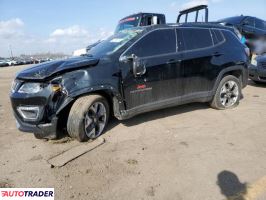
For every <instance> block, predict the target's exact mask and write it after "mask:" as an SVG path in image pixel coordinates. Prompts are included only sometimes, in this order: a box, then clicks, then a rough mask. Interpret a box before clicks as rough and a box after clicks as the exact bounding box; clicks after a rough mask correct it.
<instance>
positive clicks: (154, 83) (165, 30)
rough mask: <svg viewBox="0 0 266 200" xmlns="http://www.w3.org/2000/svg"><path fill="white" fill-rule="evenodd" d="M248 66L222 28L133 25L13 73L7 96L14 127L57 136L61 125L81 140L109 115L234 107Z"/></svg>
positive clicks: (96, 132)
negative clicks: (194, 105)
mask: <svg viewBox="0 0 266 200" xmlns="http://www.w3.org/2000/svg"><path fill="white" fill-rule="evenodd" d="M247 66H248V56H247V54H246V51H245V48H244V46H243V45H242V44H241V43H240V41H239V39H238V38H237V36H236V35H235V34H234V33H233V32H232V31H229V30H227V29H226V28H225V27H223V26H220V25H211V24H205V25H204V24H199V23H198V24H196V23H195V24H183V25H178V24H172V25H156V26H150V27H137V28H133V29H128V30H124V31H121V32H119V33H117V34H115V35H113V36H111V37H110V38H108V39H107V40H105V41H103V42H101V43H100V44H98V45H97V46H95V47H94V48H93V49H91V51H90V54H87V55H85V56H80V57H74V58H70V59H66V60H59V61H52V62H48V63H43V64H39V65H35V66H34V67H32V68H29V69H26V70H24V71H22V72H20V73H19V74H18V75H17V77H16V78H15V80H14V83H13V85H12V91H11V94H10V97H11V102H12V107H13V110H14V115H15V118H16V120H17V124H18V128H19V130H21V131H24V132H32V133H34V135H35V136H36V137H37V138H56V137H57V135H58V133H59V132H60V131H61V130H64V129H65V130H67V132H68V134H69V135H70V136H71V137H74V138H76V139H78V140H79V141H86V140H88V139H93V138H96V137H98V136H99V135H100V134H101V133H102V132H103V131H104V129H105V128H106V125H107V123H108V119H109V117H110V116H111V115H114V116H115V117H116V118H117V119H119V120H122V119H127V118H130V117H133V116H135V115H137V114H140V113H144V112H148V111H152V110H156V109H161V108H166V107H171V106H176V105H181V104H185V103H190V102H210V105H211V106H212V107H213V108H216V109H227V108H233V107H235V106H237V105H238V103H239V100H240V98H241V96H242V93H241V90H242V88H244V87H245V86H246V85H247V77H248V75H247ZM177 123H178V122H177Z"/></svg>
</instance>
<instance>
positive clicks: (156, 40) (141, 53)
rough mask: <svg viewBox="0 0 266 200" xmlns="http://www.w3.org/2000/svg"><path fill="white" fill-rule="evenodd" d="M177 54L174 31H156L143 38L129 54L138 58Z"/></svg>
mask: <svg viewBox="0 0 266 200" xmlns="http://www.w3.org/2000/svg"><path fill="white" fill-rule="evenodd" d="M174 52H176V36H175V30H174V29H160V30H155V31H152V32H150V33H148V35H146V36H144V37H143V38H141V39H140V40H139V41H138V42H137V43H136V44H135V45H134V46H133V47H132V48H131V49H130V50H129V51H128V52H127V54H128V55H131V54H135V55H136V56H138V57H147V56H156V55H161V54H168V53H174Z"/></svg>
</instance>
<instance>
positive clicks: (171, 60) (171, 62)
mask: <svg viewBox="0 0 266 200" xmlns="http://www.w3.org/2000/svg"><path fill="white" fill-rule="evenodd" d="M181 61H182V60H176V59H169V60H168V61H167V62H166V64H174V63H180V62H181Z"/></svg>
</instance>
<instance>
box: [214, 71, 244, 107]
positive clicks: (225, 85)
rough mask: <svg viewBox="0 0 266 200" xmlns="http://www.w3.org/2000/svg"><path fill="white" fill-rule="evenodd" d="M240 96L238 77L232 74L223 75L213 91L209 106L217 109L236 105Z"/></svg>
mask: <svg viewBox="0 0 266 200" xmlns="http://www.w3.org/2000/svg"><path fill="white" fill-rule="evenodd" d="M240 96H241V84H240V81H239V79H238V78H236V77H235V76H232V75H228V76H225V77H224V78H223V79H222V80H221V82H220V84H219V86H218V88H217V91H216V93H215V96H214V98H213V100H212V102H211V107H213V108H215V109H219V110H224V109H229V108H234V107H236V106H238V104H239V100H240Z"/></svg>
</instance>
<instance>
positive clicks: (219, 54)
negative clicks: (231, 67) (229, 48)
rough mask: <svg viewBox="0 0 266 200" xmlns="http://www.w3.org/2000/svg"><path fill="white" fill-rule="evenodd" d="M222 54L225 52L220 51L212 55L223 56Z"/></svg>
mask: <svg viewBox="0 0 266 200" xmlns="http://www.w3.org/2000/svg"><path fill="white" fill-rule="evenodd" d="M221 55H223V53H220V52H214V53H213V54H212V56H216V57H217V56H221Z"/></svg>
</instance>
